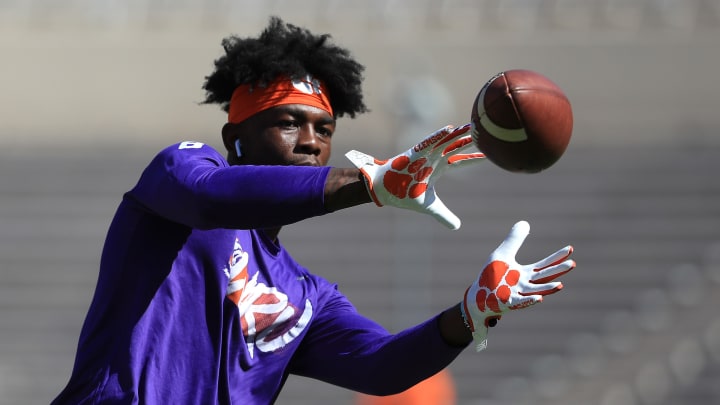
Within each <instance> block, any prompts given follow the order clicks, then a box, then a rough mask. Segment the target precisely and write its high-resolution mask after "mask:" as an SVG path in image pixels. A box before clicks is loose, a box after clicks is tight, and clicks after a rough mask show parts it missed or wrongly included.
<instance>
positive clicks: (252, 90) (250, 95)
mask: <svg viewBox="0 0 720 405" xmlns="http://www.w3.org/2000/svg"><path fill="white" fill-rule="evenodd" d="M326 94H327V92H326V91H325V85H324V84H323V83H322V82H320V81H319V80H317V79H314V78H313V77H312V76H310V75H307V76H306V77H305V78H303V79H295V80H290V79H289V78H287V77H281V78H279V79H276V80H275V81H273V82H271V83H269V84H268V85H267V86H263V87H260V86H253V85H249V84H243V85H240V86H238V87H237V88H236V89H235V91H234V92H233V94H232V98H231V99H230V110H229V112H228V122H230V123H233V124H237V123H239V122H242V121H245V120H246V119H248V118H249V117H250V116H252V115H255V114H257V113H259V112H260V111H264V110H267V109H268V108H271V107H275V106H278V105H283V104H305V105H310V106H313V107H317V108H320V109H322V110H325V111H327V113H328V114H330V115H333V112H332V107H330V100H328V98H327V95H326Z"/></svg>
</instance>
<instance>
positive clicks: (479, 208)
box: [0, 0, 720, 405]
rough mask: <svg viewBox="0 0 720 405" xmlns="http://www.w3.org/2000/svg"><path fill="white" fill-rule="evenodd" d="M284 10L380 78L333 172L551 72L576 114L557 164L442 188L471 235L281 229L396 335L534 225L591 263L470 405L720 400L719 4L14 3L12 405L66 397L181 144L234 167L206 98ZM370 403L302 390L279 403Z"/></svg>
mask: <svg viewBox="0 0 720 405" xmlns="http://www.w3.org/2000/svg"><path fill="white" fill-rule="evenodd" d="M270 15H279V16H281V17H282V18H284V19H285V20H286V21H289V22H293V23H295V24H298V25H303V26H306V27H308V28H310V29H312V30H313V31H315V32H329V33H332V35H333V38H334V39H335V41H336V42H337V43H339V44H341V45H343V46H346V47H348V48H350V49H351V50H352V51H353V53H354V54H355V56H356V57H357V58H358V59H359V60H360V61H361V62H362V63H364V64H365V65H366V67H367V71H366V77H367V80H366V93H367V101H368V104H369V107H370V108H371V109H372V110H373V111H372V112H371V113H370V114H367V115H365V116H360V117H358V118H357V119H355V120H349V119H346V120H344V121H341V123H340V127H339V131H338V134H337V136H336V138H335V143H336V145H335V156H334V158H333V161H332V162H331V163H332V164H336V165H344V164H346V163H345V162H344V161H343V159H344V158H343V154H344V152H345V151H346V150H348V149H350V148H355V149H360V150H363V151H366V152H368V153H372V154H375V155H376V156H391V155H392V154H394V153H396V152H399V151H401V150H404V149H405V148H407V147H408V146H409V145H410V144H411V143H412V142H413V141H415V140H418V139H420V138H421V137H422V136H424V135H425V134H427V133H429V132H430V131H432V130H434V129H436V128H439V127H440V126H443V125H445V124H446V123H456V124H462V123H464V122H467V121H468V119H469V113H470V111H469V109H470V107H471V104H472V100H473V98H474V96H475V93H476V92H477V91H478V90H479V88H480V87H481V86H482V84H483V83H484V81H485V80H486V79H487V78H489V77H490V76H491V75H492V74H494V73H496V72H498V71H501V70H505V69H510V68H528V69H534V70H537V71H540V72H542V73H544V74H546V75H547V76H549V77H550V78H551V79H553V80H554V81H556V82H557V83H558V84H559V85H560V86H561V87H563V88H564V89H565V90H566V92H567V94H568V96H569V98H570V100H571V101H572V102H573V106H574V109H575V116H576V122H575V131H574V138H573V142H572V144H571V146H570V148H569V150H568V151H567V153H566V155H565V156H564V158H563V159H562V160H561V161H560V162H559V163H558V164H557V165H556V166H554V167H553V168H551V169H550V170H548V171H546V172H543V173H541V174H537V175H533V176H525V175H514V174H509V173H505V172H502V171H501V170H500V169H497V168H494V167H492V166H491V165H490V164H488V165H486V166H484V167H482V168H480V169H473V170H465V171H462V172H461V173H458V174H455V175H453V176H451V177H449V178H447V179H446V180H445V181H444V182H443V184H442V185H441V186H440V189H439V192H440V193H441V195H442V196H443V199H444V200H445V202H446V203H447V204H448V205H449V206H450V207H452V208H453V209H454V211H455V212H456V213H457V214H458V215H459V216H460V217H461V218H462V219H463V227H462V228H461V229H460V230H459V231H457V232H450V231H447V230H445V229H444V228H443V227H441V226H439V225H438V224H436V223H434V222H433V220H432V219H430V218H424V217H423V218H418V217H417V215H412V214H405V213H403V212H397V211H394V210H390V209H377V208H375V207H371V206H365V207H361V208H358V209H354V210H348V211H346V212H342V213H339V214H336V215H333V216H329V217H325V218H318V219H313V220H310V221H308V222H307V223H305V224H302V225H295V226H289V227H287V228H286V229H285V230H283V233H282V234H281V238H282V239H283V241H284V243H285V244H286V245H287V247H288V248H289V249H290V251H291V252H293V254H294V255H295V256H296V257H297V259H298V260H299V261H300V262H301V263H304V264H305V265H306V267H308V268H310V269H312V270H313V271H315V272H316V273H319V274H321V275H324V276H326V277H327V278H329V279H331V280H334V281H336V282H337V283H338V284H339V286H340V288H341V289H342V290H343V291H344V292H345V293H346V294H347V295H348V296H350V298H351V299H352V300H353V301H354V302H355V303H356V305H357V307H358V308H359V309H360V310H361V311H362V312H364V313H366V314H367V315H369V316H370V317H372V318H375V319H376V320H378V321H379V322H381V323H382V324H383V325H385V326H386V327H387V328H388V329H390V330H394V331H396V330H399V329H401V328H403V327H407V326H409V325H411V324H413V323H416V322H418V321H420V320H423V319H425V318H427V317H428V316H430V315H432V314H434V313H436V312H438V311H440V310H442V309H445V308H446V307H447V306H449V305H451V304H453V303H455V302H457V301H458V300H459V299H460V297H461V294H462V293H463V291H464V289H465V288H466V286H467V285H468V283H470V282H471V281H472V280H473V279H474V277H475V276H476V274H477V271H478V270H479V267H480V266H481V265H482V264H483V261H484V260H485V257H486V256H487V254H488V253H489V252H490V251H491V250H492V249H493V248H494V247H495V246H496V244H497V243H498V242H499V241H500V240H501V239H502V237H504V236H505V234H506V232H507V231H508V230H509V228H510V226H511V225H512V224H513V223H514V222H515V221H516V220H519V219H527V220H529V222H530V223H531V225H532V229H533V232H532V233H531V235H530V237H529V238H528V240H527V242H526V243H525V246H524V247H523V250H522V251H521V257H520V258H519V259H520V260H521V261H531V260H536V259H538V258H539V256H540V255H544V254H546V253H547V252H549V251H553V250H554V249H556V248H559V247H561V246H563V245H565V244H566V243H573V244H574V245H575V247H576V260H577V261H578V263H579V266H578V268H577V269H576V270H575V271H574V272H573V273H571V274H569V275H568V276H567V277H566V278H565V284H566V290H565V291H564V292H563V293H562V294H559V295H557V296H554V297H552V299H549V300H548V301H547V302H546V303H544V304H542V306H540V307H535V308H532V309H529V310H527V311H522V312H521V313H517V314H512V315H510V316H507V317H506V319H503V320H502V322H501V327H500V328H498V329H496V330H494V331H493V333H492V334H491V336H490V341H489V348H488V350H487V351H485V352H483V353H480V354H476V353H474V352H472V351H471V350H467V351H466V352H465V353H463V354H462V356H461V357H460V358H459V359H458V360H457V362H455V363H454V364H453V365H452V366H451V367H450V371H451V372H452V374H453V376H454V377H455V384H456V387H457V391H458V398H459V403H460V404H471V405H496V404H515V405H523V404H538V405H542V404H567V405H574V404H596V405H646V404H667V405H677V404H717V403H720V385H718V383H717V382H718V381H719V380H720V315H719V314H718V311H717V308H719V307H720V294H719V293H720V180H719V178H718V172H720V159H718V156H719V155H720V133H719V132H720V114H719V113H718V108H719V107H720V98H719V96H718V95H719V94H720V79H719V76H718V75H719V72H720V1H717V0H445V1H443V0H436V1H432V0H395V1H393V0H365V1H357V0H355V1H350V0H346V1H341V0H306V1H302V2H301V1H290V0H287V1H281V0H276V1H260V0H246V1H240V0H236V1H233V0H205V1H202V0H175V1H170V0H167V1H162V0H128V1H120V0H73V1H53V0H15V1H13V0H0V33H1V35H0V55H1V56H0V57H1V58H2V62H1V63H0V69H1V72H2V74H0V89H1V91H0V103H2V108H0V169H2V176H0V198H1V200H0V319H1V320H2V322H0V404H8V405H15V404H42V403H48V402H49V401H50V400H51V399H52V398H53V397H54V395H55V394H56V393H57V392H58V391H59V390H60V389H61V388H62V387H63V386H64V384H65V383H66V381H67V379H68V377H69V374H70V371H71V368H72V363H73V356H74V352H75V345H76V342H77V337H78V334H79V330H80V326H81V324H82V321H83V318H84V315H85V311H86V309H87V307H88V305H89V303H90V298H91V295H92V292H93V288H94V284H95V280H96V274H97V263H98V260H99V255H100V250H101V247H102V242H103V239H104V234H105V231H106V228H107V226H108V225H109V222H110V219H111V217H112V214H113V212H114V209H115V206H116V204H117V203H118V201H119V200H120V198H121V196H122V193H123V192H124V191H125V190H127V189H129V188H130V187H132V185H133V184H134V181H135V180H136V178H137V176H138V175H139V174H140V172H141V170H142V169H143V167H144V165H145V164H146V163H147V161H148V160H149V159H150V158H151V157H152V156H153V154H154V153H155V152H156V151H157V150H159V148H161V147H163V146H165V145H166V144H168V143H171V142H175V141H180V140H198V141H204V142H206V143H209V144H211V145H214V146H216V147H218V148H221V147H222V144H221V142H220V137H219V132H220V127H221V126H222V124H223V123H224V118H225V117H224V115H223V114H222V113H221V112H220V111H219V110H218V109H217V108H216V107H211V106H199V105H198V101H199V100H201V99H202V97H203V93H202V89H201V85H202V82H203V79H204V77H205V75H207V74H208V73H210V71H211V69H212V61H213V60H214V59H215V58H216V57H218V56H219V55H220V52H221V48H220V40H221V39H222V38H223V37H224V36H226V35H228V34H231V33H234V34H238V35H241V36H248V35H255V34H257V33H258V32H259V30H261V29H262V28H263V27H264V26H265V24H266V23H267V20H268V17H269V16H270ZM352 402H353V394H352V393H350V392H348V391H346V390H343V389H340V388H336V387H332V386H329V385H327V384H324V383H319V382H315V381H311V380H307V379H303V378H290V380H289V381H288V383H287V386H286V389H285V390H284V392H283V394H282V395H281V397H280V399H279V401H278V403H279V404H288V405H305V404H308V405H309V404H317V403H334V404H351V403H352Z"/></svg>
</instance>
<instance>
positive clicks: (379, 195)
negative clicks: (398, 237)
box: [345, 124, 485, 230]
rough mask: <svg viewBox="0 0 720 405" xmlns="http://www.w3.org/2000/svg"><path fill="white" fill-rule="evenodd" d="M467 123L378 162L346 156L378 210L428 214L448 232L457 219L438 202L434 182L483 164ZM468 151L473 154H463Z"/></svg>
mask: <svg viewBox="0 0 720 405" xmlns="http://www.w3.org/2000/svg"><path fill="white" fill-rule="evenodd" d="M469 131H470V124H466V125H463V126H461V127H458V128H455V127H453V126H446V127H444V128H441V129H439V130H437V131H435V132H433V133H432V134H430V135H429V136H428V137H426V138H425V139H424V140H422V141H421V142H420V143H418V144H417V145H415V146H413V147H412V148H410V149H408V150H407V151H405V152H403V153H401V154H399V155H397V156H395V157H393V158H391V159H388V160H378V159H375V158H374V157H372V156H369V155H366V154H364V153H362V152H358V151H355V150H352V151H350V152H348V153H346V154H345V156H346V157H347V158H348V159H349V160H350V161H351V162H352V163H353V164H354V165H355V166H356V167H357V168H358V169H360V171H361V172H362V174H363V175H364V176H365V181H366V184H367V187H368V192H369V193H370V196H371V197H372V199H373V201H374V202H375V204H376V205H377V206H379V207H382V206H383V205H389V206H393V207H398V208H403V209H409V210H412V211H417V212H421V213H425V214H428V215H431V216H432V217H434V218H435V219H437V220H438V221H440V223H442V224H443V225H445V226H446V227H448V228H450V229H453V230H455V229H458V228H460V219H459V218H458V217H457V216H456V215H455V214H454V213H453V212H452V211H450V209H449V208H447V207H446V206H445V204H444V203H443V202H442V201H441V200H440V198H439V197H438V195H437V193H436V192H435V183H436V182H437V180H438V179H439V178H440V177H441V176H442V175H443V173H445V171H446V170H448V169H449V168H457V167H461V166H465V165H468V164H472V163H478V162H482V161H483V160H484V158H485V155H484V154H483V153H481V152H479V151H477V149H476V148H475V145H474V144H473V142H472V138H471V136H470V134H468V132H469ZM469 148H475V151H474V152H471V153H463V152H465V151H466V150H467V149H469Z"/></svg>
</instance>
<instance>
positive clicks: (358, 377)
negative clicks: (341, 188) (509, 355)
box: [53, 142, 462, 405]
mask: <svg viewBox="0 0 720 405" xmlns="http://www.w3.org/2000/svg"><path fill="white" fill-rule="evenodd" d="M328 171H329V168H327V167H323V168H317V167H276V166H229V165H228V163H227V161H226V160H225V159H224V158H223V157H222V156H221V155H220V154H219V153H218V152H217V151H216V150H214V149H212V148H211V147H209V146H207V145H204V144H202V143H199V142H183V143H180V144H176V145H173V146H171V147H168V148H167V149H165V150H163V151H162V152H161V153H159V154H158V155H157V157H156V158H155V159H154V160H153V161H152V162H151V163H150V165H149V166H148V167H147V168H146V170H145V171H144V172H143V174H142V176H141V178H140V180H139V181H138V183H137V185H136V186H135V187H134V188H133V189H132V190H130V191H129V192H127V193H126V194H125V196H124V198H123V200H122V202H121V203H120V206H119V207H118V209H117V212H116V214H115V217H114V219H113V222H112V224H111V226H110V229H109V232H108V235H107V239H106V241H105V247H104V249H103V254H102V258H101V263H100V272H99V277H98V282H97V287H96V290H95V295H94V298H93V301H92V304H91V306H90V309H89V311H88V314H87V317H86V319H85V323H84V325H83V328H82V331H81V335H80V340H79V344H78V349H77V356H76V359H75V365H74V368H73V372H72V376H71V378H70V381H69V383H68V385H67V386H66V388H65V389H64V390H63V391H62V392H61V393H60V395H59V396H58V397H57V398H56V399H55V401H54V402H53V404H80V403H82V404H111V403H112V404H245V405H252V404H271V403H273V402H274V401H275V399H276V398H277V396H278V393H279V392H280V389H281V388H282V386H283V383H284V382H285V380H286V378H287V376H288V375H289V374H297V375H303V376H307V377H311V378H316V379H319V380H323V381H326V382H328V383H331V384H335V385H338V386H342V387H346V388H349V389H352V390H356V391H361V392H366V393H373V394H388V393H393V392H398V391H401V390H404V389H406V388H408V387H409V386H412V385H413V384H415V383H417V382H418V381H420V380H422V379H424V378H426V377H428V376H430V375H432V374H434V373H436V372H437V371H439V370H440V369H442V368H443V367H445V366H447V365H448V364H449V363H450V362H451V361H452V360H453V359H454V358H455V357H456V356H457V355H458V354H459V353H460V352H461V351H462V348H457V347H451V346H449V345H447V344H446V343H445V342H444V340H443V339H442V338H441V336H440V333H439V329H438V325H437V322H438V320H437V317H434V318H432V319H430V320H429V321H427V322H425V323H423V324H420V325H418V326H416V327H413V328H410V329H408V330H406V331H403V332H401V333H398V334H390V333H388V332H387V331H386V330H385V329H384V328H383V327H381V326H380V325H378V324H377V323H375V322H373V321H372V320H369V319H367V318H365V317H363V316H362V315H360V314H359V313H358V312H357V311H356V309H355V308H354V307H353V305H352V304H351V303H350V302H349V301H348V300H347V299H346V298H345V296H344V295H343V294H341V293H340V292H339V291H338V290H337V286H336V285H335V284H332V283H330V282H328V281H327V280H325V279H323V278H321V277H318V276H315V275H313V274H311V273H310V272H309V271H308V270H307V269H305V268H304V267H302V266H301V265H299V264H298V263H297V262H296V261H295V260H293V258H292V257H291V256H290V255H289V254H288V252H287V251H286V250H285V249H284V248H283V247H282V245H281V244H280V243H279V242H275V241H272V240H270V239H269V238H268V237H267V236H266V235H265V233H264V232H263V231H262V230H261V229H262V228H268V227H273V226H280V225H286V224H290V223H293V222H297V221H300V220H302V219H305V218H309V217H313V216H317V215H323V214H325V213H326V211H325V209H324V208H323V190H324V184H325V179H326V177H327V175H328Z"/></svg>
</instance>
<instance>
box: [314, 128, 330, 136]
mask: <svg viewBox="0 0 720 405" xmlns="http://www.w3.org/2000/svg"><path fill="white" fill-rule="evenodd" d="M316 132H317V133H318V134H320V135H322V136H324V137H326V138H330V137H332V134H333V132H332V131H331V130H329V129H327V128H318V130H317V131H316Z"/></svg>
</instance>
